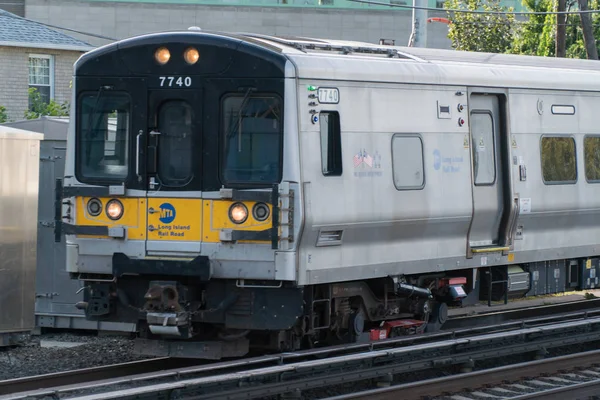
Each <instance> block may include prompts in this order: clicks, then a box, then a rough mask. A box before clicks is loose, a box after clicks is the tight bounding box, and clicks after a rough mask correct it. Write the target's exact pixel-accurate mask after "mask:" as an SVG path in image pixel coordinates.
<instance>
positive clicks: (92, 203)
mask: <svg viewBox="0 0 600 400" xmlns="http://www.w3.org/2000/svg"><path fill="white" fill-rule="evenodd" d="M87 210H88V213H89V214H90V215H91V216H93V217H97V216H98V215H100V213H101V212H102V202H101V201H100V200H98V199H97V198H93V199H90V200H89V201H88V203H87Z"/></svg>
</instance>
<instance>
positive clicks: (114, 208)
mask: <svg viewBox="0 0 600 400" xmlns="http://www.w3.org/2000/svg"><path fill="white" fill-rule="evenodd" d="M106 215H108V218H110V219H112V220H117V219H119V218H121V217H122V216H123V203H121V202H120V201H119V200H116V199H113V200H111V201H109V202H108V204H106Z"/></svg>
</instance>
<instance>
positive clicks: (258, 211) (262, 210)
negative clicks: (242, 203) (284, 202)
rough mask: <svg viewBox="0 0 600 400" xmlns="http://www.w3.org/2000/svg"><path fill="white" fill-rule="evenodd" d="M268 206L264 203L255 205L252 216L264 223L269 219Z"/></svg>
mask: <svg viewBox="0 0 600 400" xmlns="http://www.w3.org/2000/svg"><path fill="white" fill-rule="evenodd" d="M270 212H271V211H270V210H269V206H267V205H266V204H265V203H256V204H255V205H254V207H252V216H253V217H254V219H255V220H257V221H264V220H266V219H267V218H269V213H270Z"/></svg>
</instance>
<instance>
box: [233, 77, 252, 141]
mask: <svg viewBox="0 0 600 400" xmlns="http://www.w3.org/2000/svg"><path fill="white" fill-rule="evenodd" d="M254 90H256V89H255V88H252V87H250V88H248V90H246V94H245V95H244V98H243V99H242V104H241V105H240V109H239V111H238V115H237V118H236V120H235V123H234V125H233V126H232V127H231V128H230V130H229V133H228V134H227V138H230V137H232V136H233V135H234V133H235V131H236V129H237V128H238V123H239V121H240V116H241V114H242V111H243V110H244V107H246V103H247V102H248V100H249V98H250V92H252V91H254Z"/></svg>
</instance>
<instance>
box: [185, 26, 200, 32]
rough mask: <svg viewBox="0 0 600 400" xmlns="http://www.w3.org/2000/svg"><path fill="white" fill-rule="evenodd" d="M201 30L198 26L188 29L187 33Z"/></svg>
mask: <svg viewBox="0 0 600 400" xmlns="http://www.w3.org/2000/svg"><path fill="white" fill-rule="evenodd" d="M201 30H202V28H200V27H199V26H190V27H189V28H188V31H201Z"/></svg>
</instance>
